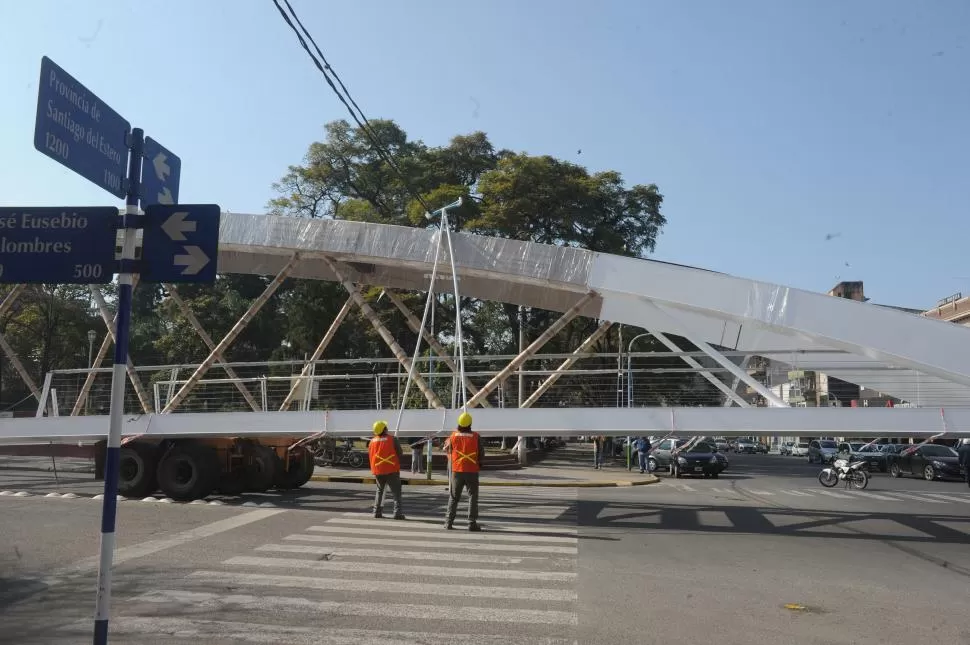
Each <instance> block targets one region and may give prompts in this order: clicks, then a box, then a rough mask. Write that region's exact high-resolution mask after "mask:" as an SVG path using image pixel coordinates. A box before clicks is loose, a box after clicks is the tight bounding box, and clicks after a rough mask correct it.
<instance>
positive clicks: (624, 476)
mask: <svg viewBox="0 0 970 645" xmlns="http://www.w3.org/2000/svg"><path fill="white" fill-rule="evenodd" d="M592 455H593V452H592V448H591V447H589V446H585V445H584V444H578V445H577V444H570V445H567V446H566V447H564V448H559V449H556V450H554V451H552V452H550V453H549V454H548V455H546V456H545V458H543V459H542V461H540V462H539V463H537V464H535V465H532V466H526V467H524V468H518V469H516V470H486V471H482V473H481V478H480V483H481V485H482V486H552V487H561V488H602V487H612V486H645V485H648V484H656V483H657V482H659V481H660V480H659V479H657V477H656V476H654V475H648V474H644V475H641V474H640V472H639V471H638V470H637V469H634V470H632V471H628V470H627V469H626V462H625V460H621V459H617V460H615V461H612V462H611V461H610V460H607V462H606V463H605V464H604V466H603V467H602V468H601V469H600V470H596V469H594V468H593V465H592V464H593V457H592ZM401 479H402V480H404V483H405V484H406V485H411V486H447V485H448V479H447V473H446V472H445V471H444V470H443V469H436V470H435V471H434V472H433V473H432V477H431V479H428V478H427V474H426V473H425V472H422V473H419V474H412V473H410V472H406V471H402V472H401ZM312 480H313V481H317V482H340V483H351V484H373V483H375V480H374V477H373V476H372V475H371V474H370V472H369V471H367V470H366V469H356V470H355V469H350V468H322V467H320V466H317V468H316V470H315V471H314V475H313V477H312Z"/></svg>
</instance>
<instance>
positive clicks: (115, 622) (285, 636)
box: [58, 616, 576, 645]
mask: <svg viewBox="0 0 970 645" xmlns="http://www.w3.org/2000/svg"><path fill="white" fill-rule="evenodd" d="M90 630H91V622H90V621H89V620H85V621H79V622H77V623H74V624H72V625H66V626H64V627H62V628H61V629H60V630H58V631H60V632H69V633H73V634H78V635H79V636H80V635H83V636H84V637H88V638H90ZM111 634H112V635H113V636H140V635H144V634H152V635H156V634H177V635H178V637H179V638H180V639H181V640H182V641H185V642H200V643H209V642H216V641H217V642H233V643H257V644H259V645H405V644H411V645H413V644H416V643H420V645H455V644H456V643H461V645H508V643H509V637H508V635H506V634H501V635H499V634H456V633H454V632H453V631H447V632H440V633H431V632H414V631H403V630H402V631H386V630H374V629H346V628H343V629H342V628H338V627H331V626H329V625H328V626H324V627H297V626H294V625H276V624H265V625H264V624H260V623H243V622H238V621H222V620H202V619H195V618H183V617H168V616H120V617H115V616H112V618H111ZM515 643H516V645H575V644H576V641H575V640H573V639H563V638H532V637H527V636H523V637H520V636H516V638H515Z"/></svg>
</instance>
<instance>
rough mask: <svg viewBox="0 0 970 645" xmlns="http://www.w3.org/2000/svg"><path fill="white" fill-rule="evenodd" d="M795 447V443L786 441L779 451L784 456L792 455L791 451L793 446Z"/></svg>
mask: <svg viewBox="0 0 970 645" xmlns="http://www.w3.org/2000/svg"><path fill="white" fill-rule="evenodd" d="M794 445H795V442H794V441H785V442H783V443H782V444H781V447H780V448H779V449H778V452H779V453H780V454H782V455H790V454H792V452H791V449H792V446H794Z"/></svg>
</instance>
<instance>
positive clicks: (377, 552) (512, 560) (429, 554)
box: [256, 544, 548, 564]
mask: <svg viewBox="0 0 970 645" xmlns="http://www.w3.org/2000/svg"><path fill="white" fill-rule="evenodd" d="M256 551H260V552H264V553H303V554H306V555H332V556H334V557H338V558H340V557H345V558H366V559H368V560H371V559H375V558H376V559H379V560H382V559H395V560H433V561H435V562H441V552H440V551H397V550H395V551H383V550H381V549H353V548H350V547H327V546H313V545H309V544H264V545H262V546H258V547H256ZM461 559H462V562H474V563H478V564H522V563H523V562H538V561H540V560H546V559H548V558H545V557H542V556H519V557H515V556H511V555H480V554H478V553H466V552H462V554H461Z"/></svg>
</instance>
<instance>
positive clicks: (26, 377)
mask: <svg viewBox="0 0 970 645" xmlns="http://www.w3.org/2000/svg"><path fill="white" fill-rule="evenodd" d="M26 288H27V287H26V285H23V284H17V285H14V287H13V289H11V290H10V291H9V293H7V296H6V297H5V298H4V299H3V302H2V303H0V316H2V315H4V314H6V313H7V311H8V310H9V309H10V308H11V307H12V306H13V303H14V302H16V301H17V298H19V297H20V294H22V293H23V292H24V289H26ZM0 348H2V349H3V353H4V354H6V355H7V358H8V359H9V360H10V363H11V364H12V365H13V367H14V369H15V370H17V374H19V375H20V378H21V380H23V382H24V385H26V386H27V387H28V389H30V393H31V394H33V395H34V398H35V399H37V401H38V402H40V401H41V391H40V388H38V387H37V384H36V383H34V379H32V378H31V377H30V372H28V371H27V368H26V367H24V364H23V362H22V361H21V360H20V357H19V356H17V352H15V351H14V349H13V347H11V346H10V343H8V342H7V339H6V338H5V337H4V336H3V334H0Z"/></svg>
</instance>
